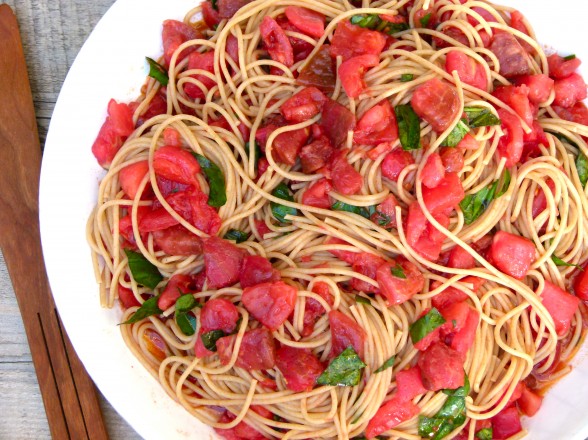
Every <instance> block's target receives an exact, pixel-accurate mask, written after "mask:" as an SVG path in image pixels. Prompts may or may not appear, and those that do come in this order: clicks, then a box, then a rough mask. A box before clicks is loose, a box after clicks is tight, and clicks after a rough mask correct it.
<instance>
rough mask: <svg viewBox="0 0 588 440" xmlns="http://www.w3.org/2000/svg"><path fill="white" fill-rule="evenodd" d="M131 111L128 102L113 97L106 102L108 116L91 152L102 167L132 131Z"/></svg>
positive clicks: (110, 159)
mask: <svg viewBox="0 0 588 440" xmlns="http://www.w3.org/2000/svg"><path fill="white" fill-rule="evenodd" d="M134 128H135V126H134V124H133V112H132V111H131V108H130V107H129V105H128V104H122V103H121V104H119V103H118V102H116V101H115V100H114V99H111V100H110V102H109V103H108V116H107V117H106V120H105V121H104V123H103V124H102V127H101V128H100V131H99V132H98V136H97V137H96V140H95V141H94V144H92V154H94V157H95V158H96V160H97V161H98V163H99V164H100V165H101V166H102V167H108V166H109V165H110V162H112V159H114V156H115V155H116V153H117V152H118V150H119V149H120V147H121V146H122V144H123V142H124V141H125V140H126V138H127V137H128V136H129V135H130V134H131V133H132V132H133V130H134Z"/></svg>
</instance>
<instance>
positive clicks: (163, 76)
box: [145, 57, 169, 86]
mask: <svg viewBox="0 0 588 440" xmlns="http://www.w3.org/2000/svg"><path fill="white" fill-rule="evenodd" d="M145 59H146V60H147V63H149V76H150V77H151V78H155V79H156V80H157V81H159V83H160V84H161V85H162V86H167V84H168V83H169V76H167V71H166V70H165V69H164V68H163V66H162V65H161V64H159V63H158V62H157V61H155V60H154V59H153V58H149V57H145Z"/></svg>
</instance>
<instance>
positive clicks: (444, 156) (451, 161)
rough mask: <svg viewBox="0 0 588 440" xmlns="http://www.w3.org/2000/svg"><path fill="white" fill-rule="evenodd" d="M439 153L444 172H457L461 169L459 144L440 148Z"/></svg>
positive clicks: (462, 163) (462, 159)
mask: <svg viewBox="0 0 588 440" xmlns="http://www.w3.org/2000/svg"><path fill="white" fill-rule="evenodd" d="M462 141H463V140H462ZM460 143H461V142H460ZM439 155H440V156H441V162H443V166H444V167H445V171H446V172H448V173H459V172H460V171H461V170H462V169H463V165H464V158H463V151H462V149H461V148H460V147H459V146H457V147H445V148H441V151H440V153H439Z"/></svg>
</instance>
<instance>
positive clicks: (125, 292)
mask: <svg viewBox="0 0 588 440" xmlns="http://www.w3.org/2000/svg"><path fill="white" fill-rule="evenodd" d="M118 300H119V301H120V304H121V306H122V308H123V310H126V309H129V308H131V307H141V303H140V302H139V301H138V300H137V298H136V297H135V294H134V293H133V291H132V290H131V289H127V288H126V287H124V286H122V285H120V284H119V285H118Z"/></svg>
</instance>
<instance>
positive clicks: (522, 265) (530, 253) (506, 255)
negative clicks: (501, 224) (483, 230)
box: [489, 231, 535, 280]
mask: <svg viewBox="0 0 588 440" xmlns="http://www.w3.org/2000/svg"><path fill="white" fill-rule="evenodd" d="M489 254H490V258H491V259H492V261H493V262H494V265H495V266H496V267H497V268H498V269H500V270H501V271H502V272H504V273H505V274H507V275H510V276H512V277H514V278H517V279H519V280H520V279H523V278H524V277H525V275H527V272H528V271H529V268H530V267H531V264H532V263H533V261H535V245H534V244H533V242H532V241H531V240H528V239H526V238H524V237H521V236H519V235H514V234H511V233H509V232H504V231H498V232H497V233H496V235H494V238H493V240H492V246H491V247H490V252H489Z"/></svg>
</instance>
